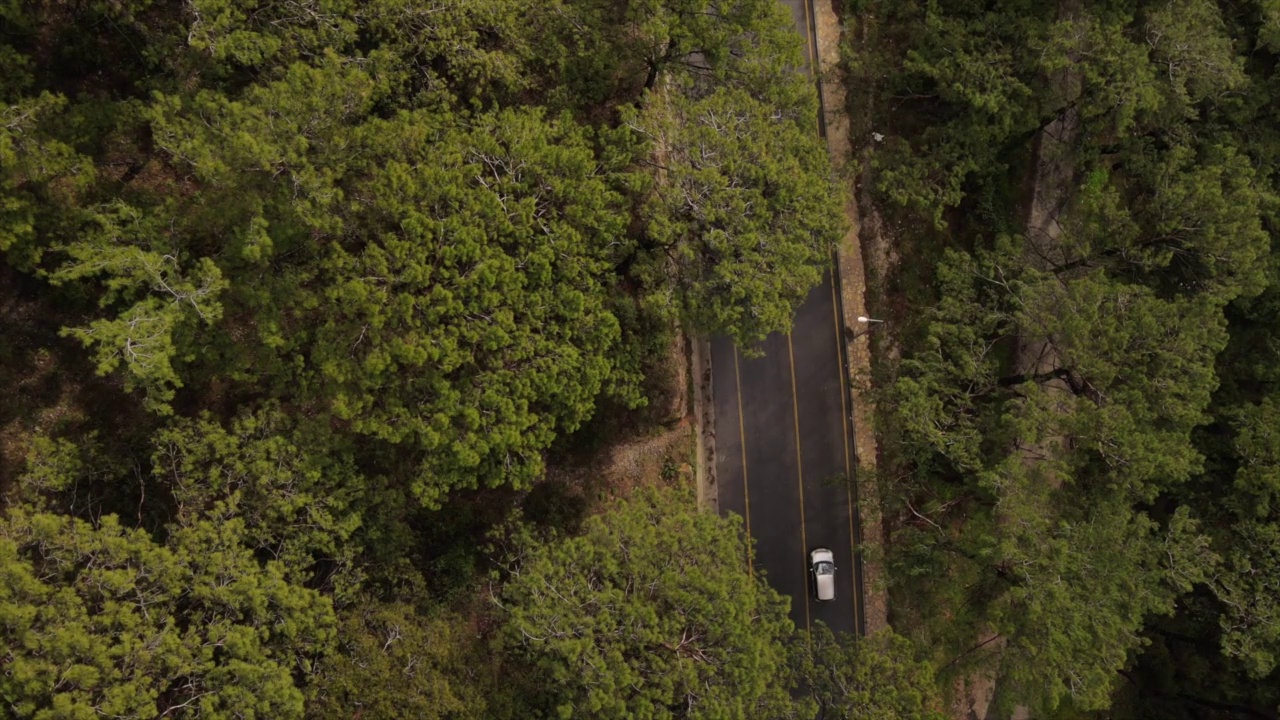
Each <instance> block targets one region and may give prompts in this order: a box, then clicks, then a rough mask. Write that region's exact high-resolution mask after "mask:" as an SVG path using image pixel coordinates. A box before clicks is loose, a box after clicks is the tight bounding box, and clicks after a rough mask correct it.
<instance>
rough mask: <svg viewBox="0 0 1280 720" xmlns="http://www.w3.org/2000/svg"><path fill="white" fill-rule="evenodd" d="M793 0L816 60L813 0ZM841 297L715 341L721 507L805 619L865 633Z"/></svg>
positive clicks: (800, 621)
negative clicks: (822, 551)
mask: <svg viewBox="0 0 1280 720" xmlns="http://www.w3.org/2000/svg"><path fill="white" fill-rule="evenodd" d="M785 2H786V4H787V5H789V6H790V8H791V11H792V17H794V18H795V19H796V27H797V30H799V31H800V32H802V33H803V34H804V35H805V37H806V39H807V43H806V49H807V53H808V57H807V59H809V60H812V58H813V57H814V55H813V26H812V20H811V15H810V12H809V11H810V8H809V6H808V0H785ZM838 302H839V301H838V295H837V289H836V288H833V286H832V276H831V273H830V272H828V273H827V274H826V275H825V276H824V277H823V281H822V284H821V285H819V286H818V287H816V288H814V289H813V291H812V292H810V294H809V297H808V298H807V299H806V300H805V302H804V304H803V305H802V306H801V307H800V309H799V311H798V313H797V315H796V319H795V325H794V327H793V329H792V332H791V333H790V334H777V333H775V334H773V335H770V336H769V337H767V338H765V340H764V342H762V343H760V344H759V345H757V346H755V347H754V348H753V350H755V351H757V352H756V353H743V352H742V351H741V350H740V349H738V348H736V347H735V346H734V343H733V342H732V341H731V340H730V339H729V338H727V337H716V338H712V341H711V366H712V378H713V385H712V393H713V395H714V403H715V411H716V420H715V424H716V427H715V431H716V482H717V485H719V498H720V512H721V513H726V514H727V513H730V512H732V513H737V514H739V515H741V516H742V517H743V518H744V519H745V524H746V530H747V533H748V534H749V535H750V536H751V538H752V539H753V540H754V541H755V547H756V557H755V563H754V571H756V572H762V573H764V575H765V577H766V578H767V579H768V581H769V584H770V585H772V586H773V587H774V588H776V589H777V590H778V591H779V592H780V593H782V594H783V595H786V596H789V597H790V598H791V618H792V620H793V621H795V623H796V626H797V627H801V628H807V627H810V626H811V625H812V624H813V623H814V622H817V621H819V620H821V621H822V622H824V623H826V624H827V625H828V626H830V627H831V628H832V629H833V630H836V631H843V632H850V633H852V632H858V633H862V632H864V630H865V622H864V620H863V617H864V616H863V610H862V587H861V585H862V572H861V571H862V568H861V559H860V558H859V557H858V556H857V554H856V543H855V538H857V537H859V532H858V526H857V522H858V516H857V514H856V513H855V512H854V507H855V504H856V502H857V498H856V497H855V494H856V493H855V492H854V491H853V490H852V489H851V487H852V486H851V485H850V484H849V483H847V482H844V479H845V478H850V477H853V471H854V467H855V465H856V463H855V462H854V451H853V436H852V433H853V427H852V419H851V418H852V407H851V405H850V403H851V398H850V395H849V392H848V388H847V386H846V379H847V377H848V376H847V375H846V373H845V359H844V356H843V352H844V343H843V338H842V335H843V323H842V321H841V319H840V312H839V304H838ZM759 353H763V354H762V355H759ZM749 354H757V355H759V356H757V357H748V355H749ZM817 547H827V548H830V549H831V551H832V552H833V553H834V554H835V562H836V568H837V570H836V573H837V575H836V580H837V583H836V599H835V600H834V601H831V602H819V601H817V600H816V599H814V597H813V592H812V583H811V580H810V577H809V569H808V556H809V551H810V550H812V549H814V548H817Z"/></svg>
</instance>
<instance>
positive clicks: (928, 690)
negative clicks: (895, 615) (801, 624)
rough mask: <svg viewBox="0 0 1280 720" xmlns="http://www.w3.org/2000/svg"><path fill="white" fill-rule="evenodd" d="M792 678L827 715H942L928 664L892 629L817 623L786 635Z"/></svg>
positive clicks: (930, 718)
mask: <svg viewBox="0 0 1280 720" xmlns="http://www.w3.org/2000/svg"><path fill="white" fill-rule="evenodd" d="M791 667H792V672H793V673H794V674H795V675H796V677H797V684H798V685H799V687H800V688H801V689H802V691H803V692H805V693H806V694H807V695H808V696H809V697H811V698H812V699H813V701H814V702H815V703H816V704H817V706H818V708H819V711H818V717H821V718H830V719H831V720H942V718H944V717H946V715H944V714H943V712H942V710H941V701H940V699H939V697H938V688H937V685H936V684H935V681H934V677H933V669H932V668H931V667H929V665H928V663H924V662H921V661H919V660H917V659H916V657H915V649H914V648H913V646H912V645H911V642H910V641H909V640H907V639H906V638H904V637H902V636H900V635H896V634H894V633H893V631H892V630H882V631H880V632H877V633H875V634H873V635H870V636H868V637H856V636H854V635H847V634H844V633H841V634H836V633H833V632H831V629H830V628H828V627H827V626H826V625H824V624H822V623H817V624H816V625H814V627H813V629H812V630H810V631H809V632H808V633H801V634H798V635H797V636H796V637H795V638H794V639H793V640H792V641H791Z"/></svg>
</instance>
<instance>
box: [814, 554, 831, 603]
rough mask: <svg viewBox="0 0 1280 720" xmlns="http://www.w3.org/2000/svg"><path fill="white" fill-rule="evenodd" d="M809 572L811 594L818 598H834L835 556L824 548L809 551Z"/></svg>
mask: <svg viewBox="0 0 1280 720" xmlns="http://www.w3.org/2000/svg"><path fill="white" fill-rule="evenodd" d="M809 572H810V573H811V574H812V575H813V594H814V597H816V598H818V599H819V600H835V599H836V563H835V556H834V555H832V554H831V551H830V550H828V549H826V548H817V549H816V550H814V551H813V552H811V553H809Z"/></svg>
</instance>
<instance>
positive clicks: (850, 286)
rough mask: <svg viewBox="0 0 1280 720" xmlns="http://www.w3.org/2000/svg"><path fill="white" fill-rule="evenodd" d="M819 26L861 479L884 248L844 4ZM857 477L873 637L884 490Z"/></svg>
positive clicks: (819, 16) (872, 464) (885, 611)
mask: <svg viewBox="0 0 1280 720" xmlns="http://www.w3.org/2000/svg"><path fill="white" fill-rule="evenodd" d="M813 10H814V24H815V29H816V34H817V44H818V48H817V50H818V69H819V77H820V78H821V91H822V105H823V110H824V121H825V124H826V128H827V148H828V150H829V151H830V153H831V160H832V163H833V164H834V165H835V168H836V172H837V173H838V174H839V175H840V176H841V177H843V178H846V182H847V188H846V192H845V206H844V211H845V216H846V217H847V218H848V221H849V229H848V232H847V233H846V234H845V236H844V238H842V239H841V241H840V245H839V247H838V248H837V250H836V261H837V265H838V268H839V287H840V305H841V310H842V312H843V313H844V325H845V328H846V333H845V357H846V358H847V359H848V372H849V377H848V383H849V387H850V391H851V394H852V396H853V427H854V457H855V458H856V461H857V469H856V470H855V474H856V475H860V476H862V477H874V472H872V471H874V470H875V468H876V464H877V456H878V448H877V446H876V435H875V429H874V425H873V424H872V418H873V417H874V415H875V407H874V405H873V403H872V401H871V397H870V390H871V384H870V383H871V345H870V337H869V336H868V335H867V333H866V332H863V328H861V324H860V323H859V322H858V320H857V318H858V317H859V316H864V315H866V314H867V298H866V293H867V281H866V266H865V263H864V260H863V258H864V253H868V254H871V255H877V254H882V253H883V252H884V248H882V247H879V246H878V243H880V242H881V240H882V237H883V236H882V235H880V234H879V233H874V232H872V233H865V232H862V230H863V224H862V222H861V221H862V217H861V214H860V212H859V207H858V196H857V182H856V177H855V176H854V173H853V172H851V171H850V170H851V167H852V165H853V163H854V159H855V155H854V153H855V148H854V146H853V142H852V139H851V132H850V129H851V127H852V122H851V118H850V117H849V114H848V112H847V108H848V103H847V102H846V98H847V93H848V89H847V88H846V87H845V84H844V80H843V77H842V75H841V73H840V72H839V67H840V38H841V34H842V32H843V27H842V24H841V22H840V17H841V15H840V12H839V0H821V1H819V2H814V3H813ZM855 480H858V513H859V518H860V520H861V527H862V538H861V540H862V547H863V548H864V562H863V576H864V580H865V586H866V595H865V597H864V598H863V600H864V605H865V607H866V613H867V617H866V630H867V632H868V633H873V632H875V631H877V630H879V629H881V628H885V627H888V625H889V606H888V590H887V587H886V583H885V578H884V567H883V564H882V563H881V562H879V560H878V558H880V557H882V555H883V553H882V548H883V545H884V533H883V523H882V522H881V513H880V493H879V489H878V487H877V485H876V483H875V482H874V481H873V482H862V481H861V480H859V479H858V478H857V477H855Z"/></svg>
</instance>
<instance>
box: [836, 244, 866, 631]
mask: <svg viewBox="0 0 1280 720" xmlns="http://www.w3.org/2000/svg"><path fill="white" fill-rule="evenodd" d="M831 255H832V260H833V261H836V262H833V263H832V270H831V317H832V319H833V320H834V321H835V326H836V364H837V366H838V367H839V368H840V420H841V421H842V422H843V424H844V480H845V486H844V499H845V502H846V503H847V504H848V506H849V561H850V562H851V563H852V564H853V567H851V568H849V580H850V582H851V583H852V584H853V593H852V596H853V627H854V632H855V633H856V632H857V629H858V628H860V627H862V624H861V623H860V622H858V577H857V572H858V538H857V536H856V535H854V534H853V482H854V478H853V465H852V463H851V462H850V458H849V438H850V435H849V418H850V410H849V406H848V405H847V404H846V403H847V401H848V397H849V396H848V394H847V393H848V390H847V388H846V381H847V380H848V378H846V377H845V365H844V362H843V361H844V356H843V355H842V354H841V353H840V344H841V343H843V342H844V333H843V332H841V327H840V299H839V298H837V297H836V275H835V274H836V272H838V271H839V264H838V258H836V256H835V251H834V250H833V251H832V252H831Z"/></svg>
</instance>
